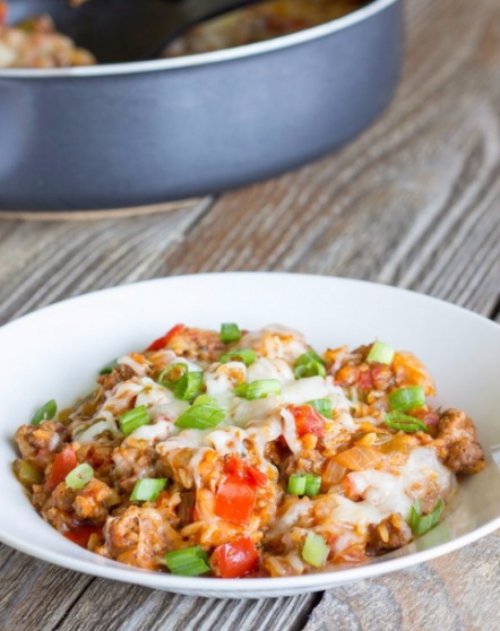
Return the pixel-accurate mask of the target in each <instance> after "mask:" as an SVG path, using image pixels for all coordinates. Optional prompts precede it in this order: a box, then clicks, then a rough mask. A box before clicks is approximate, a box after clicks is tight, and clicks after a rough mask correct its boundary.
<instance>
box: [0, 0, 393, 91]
mask: <svg viewBox="0 0 500 631" xmlns="http://www.w3.org/2000/svg"><path fill="white" fill-rule="evenodd" d="M401 1H402V0H373V1H372V2H370V3H369V4H367V5H365V6H363V7H360V8H359V9H356V10H355V11H352V12H351V13H348V14H347V15H345V16H343V17H340V18H336V19H334V20H331V21H330V22H325V23H324V24H320V25H318V26H314V27H311V28H308V29H304V30H302V31H298V32H296V33H291V34H289V35H282V36H280V37H275V38H273V39H269V40H265V41H263V42H256V43H254V44H246V45H244V46H235V47H233V48H225V49H223V50H217V51H213V52H208V53H198V54H195V55H185V56H182V57H173V58H167V59H154V60H151V61H134V62H127V63H117V64H98V65H96V66H77V67H72V68H38V69H37V68H1V69H0V79H50V78H60V79H61V78H65V79H77V78H85V77H86V78H88V77H105V76H116V75H125V74H127V75H128V74H137V73H149V72H161V71H168V70H176V69H181V68H193V67H197V66H205V65H208V64H215V63H222V62H227V61H233V60H235V59H240V58H242V57H253V56H256V55H261V54H264V53H268V52H273V51H277V50H281V49H283V48H290V47H292V46H297V45H299V44H304V43H306V42H310V41H312V40H315V39H319V38H321V37H325V36H327V35H331V34H333V33H336V32H337V31H341V30H343V29H346V28H349V27H351V26H354V25H356V24H358V23H359V22H362V21H364V20H367V19H368V18H370V17H372V16H374V15H375V14H377V13H379V12H381V11H383V10H384V9H386V8H387V7H389V6H390V5H392V4H395V3H397V2H401Z"/></svg>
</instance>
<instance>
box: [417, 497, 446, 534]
mask: <svg viewBox="0 0 500 631" xmlns="http://www.w3.org/2000/svg"><path fill="white" fill-rule="evenodd" d="M443 509H444V502H443V500H441V499H439V500H438V501H437V502H436V505H435V506H434V509H433V511H432V513H429V514H428V515H422V508H421V506H420V501H419V500H417V501H416V502H415V503H414V504H413V506H412V507H411V508H410V515H409V517H408V524H409V526H410V528H411V529H412V532H413V534H414V535H415V536H416V537H420V536H421V535H425V533H426V532H429V530H431V529H432V528H434V526H437V524H438V523H439V520H440V519H441V514H442V512H443Z"/></svg>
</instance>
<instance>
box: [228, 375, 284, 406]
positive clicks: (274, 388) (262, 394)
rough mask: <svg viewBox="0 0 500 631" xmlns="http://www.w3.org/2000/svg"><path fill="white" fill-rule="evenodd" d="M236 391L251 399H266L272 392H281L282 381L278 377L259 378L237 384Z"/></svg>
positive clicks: (241, 395)
mask: <svg viewBox="0 0 500 631" xmlns="http://www.w3.org/2000/svg"><path fill="white" fill-rule="evenodd" d="M234 393H235V394H236V395H237V396H239V397H242V398H243V399H248V400H249V401H253V400H254V399H265V398H266V397H267V396H269V395H270V394H280V393H281V382H280V381H278V379H257V380H256V381H251V382H250V383H242V384H241V385H239V386H236V388H235V389H234Z"/></svg>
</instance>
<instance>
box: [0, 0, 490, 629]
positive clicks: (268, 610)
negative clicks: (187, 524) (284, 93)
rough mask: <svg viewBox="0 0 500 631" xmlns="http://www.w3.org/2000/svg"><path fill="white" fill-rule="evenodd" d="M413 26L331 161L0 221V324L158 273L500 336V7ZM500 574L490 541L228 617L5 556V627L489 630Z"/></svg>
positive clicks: (435, 15)
mask: <svg viewBox="0 0 500 631" xmlns="http://www.w3.org/2000/svg"><path fill="white" fill-rule="evenodd" d="M407 18H408V54H407V61H406V66H405V72H404V77H403V81H402V84H401V87H400V89H399V91H398V94H397V98H396V100H395V102H394V104H393V106H392V107H391V108H390V110H389V111H388V112H387V113H386V115H384V116H383V117H382V118H381V119H380V120H379V121H378V122H377V124H376V125H374V126H373V127H372V128H371V129H370V130H368V131H367V132H366V133H365V134H363V136H361V137H360V138H359V139H357V140H356V141H355V142H354V143H352V144H351V145H350V146H348V147H347V148H345V149H344V150H342V151H341V152H339V153H337V154H336V155H334V156H331V157H328V158H326V159H323V160H321V161H319V162H316V163H315V164H312V165H310V166H307V167H305V168H303V169H300V170H298V171H295V172H293V173H289V174H287V175H284V176H282V177H280V178H276V179H274V180H270V181H268V182H265V183H263V184H259V185H255V186H251V187H247V188H245V189H242V190H239V191H235V192H231V193H227V194H225V195H223V196H221V197H220V198H218V199H211V198H205V199H202V200H199V201H195V202H192V203H191V204H190V205H189V206H188V207H187V208H184V209H179V210H173V211H170V212H168V213H159V214H151V215H145V214H139V215H138V216H136V217H128V218H121V219H116V218H107V219H105V220H102V221H90V220H89V221H79V222H66V221H60V220H54V221H48V222H47V221H45V222H33V221H22V220H13V219H12V218H10V219H9V220H5V219H4V220H0V321H2V322H5V321H7V320H9V319H11V318H13V317H16V316H19V315H21V314H23V313H26V312H27V311H31V310H33V309H35V308H38V307H40V306H43V305H45V304H48V303H51V302H54V301H56V300H60V299H62V298H65V297H68V296H72V295H76V294H79V293H82V292H85V291H90V290H94V289H99V288H102V287H107V286H111V285H116V284H120V283H126V282H132V281H135V280H140V279H146V278H150V277H154V276H159V275H168V274H176V273H187V272H200V271H215V270H234V269H248V270H262V269H270V270H291V271H301V272H311V273H320V274H337V275H344V276H349V277H356V278H364V279H368V280H377V281H380V282H385V283H390V284H395V285H399V286H403V287H408V288H412V289H416V290H418V291H423V292H425V293H428V294H431V295H435V296H439V297H441V298H445V299H447V300H450V301H452V302H455V303H457V304H460V305H463V306H466V307H468V308H470V309H473V310H475V311H477V312H479V313H482V314H483V315H486V316H488V317H491V318H493V319H496V320H497V321H499V322H500V177H499V175H500V4H499V3H498V0H482V2H481V3H471V2H470V1H469V0H439V1H437V2H436V0H408V2H407ZM499 559H500V535H499V534H498V533H497V534H495V535H491V536H489V537H487V538H485V539H484V540H482V541H480V542H478V543H476V544H474V545H472V546H469V547H468V548H466V549H464V550H462V551H459V552H456V553H454V554H452V555H448V556H447V557H444V558H442V559H439V560H437V561H433V562H431V563H429V564H426V565H424V566H421V567H418V568H414V569H412V570H408V571H406V572H400V573H397V574H394V575H390V576H385V577H381V578H378V579H375V580H370V581H363V582H361V583H358V584H355V585H349V586H345V587H341V588H337V589H335V590H332V591H331V592H328V593H326V594H325V595H324V596H323V598H322V599H321V595H301V596H298V597H295V598H283V599H278V600H262V601H250V602H246V601H241V602H236V601H215V600H203V599H197V598H185V597H180V596H174V595H172V594H165V593H162V592H157V591H150V590H147V589H144V588H139V587H132V586H128V585H122V584H118V583H114V582H110V581H104V580H101V579H95V578H91V577H87V576H84V575H81V574H76V573H74V572H70V571H68V570H63V569H61V568H56V567H54V566H50V565H48V564H45V563H43V562H41V561H36V560H33V559H30V558H29V557H27V556H25V555H23V554H21V553H18V552H14V551H12V550H10V549H9V548H6V547H5V546H0V585H1V588H0V630H2V631H4V630H5V631H11V630H15V631H25V630H26V631H34V630H37V631H38V630H48V631H52V630H55V629H59V630H62V631H67V630H69V629H71V630H73V629H78V630H79V631H80V630H86V629H89V630H90V629H106V630H107V631H114V630H115V629H116V630H118V629H119V630H127V631H129V630H130V631H134V630H136V629H137V630H139V629H141V630H142V629H147V630H148V631H149V630H156V629H158V630H160V629H162V630H163V629H165V630H167V629H168V630H169V631H170V630H171V629H172V630H177V629H179V630H180V629H183V630H184V629H189V630H190V629H196V630H197V631H209V630H211V629H217V630H220V629H225V630H226V629H227V630H232V629H235V630H236V629H237V630H238V631H246V630H248V631H250V630H251V631H260V630H262V631H264V630H267V629H273V631H274V630H276V631H281V630H284V631H296V630H298V629H301V628H303V627H304V625H306V626H305V629H307V631H320V630H321V631H330V630H331V629H332V630H333V629H339V630H351V629H353V630H354V629H356V630H358V629H359V630H363V631H364V630H367V631H368V630H369V631H372V630H375V631H377V630H378V629H384V631H387V630H393V629H394V630H396V629H403V630H404V631H406V630H419V631H420V630H424V631H425V630H427V629H432V630H433V631H434V630H435V629H439V630H440V631H441V630H442V631H448V630H452V631H459V630H460V631H462V630H464V631H468V630H477V631H483V630H486V631H493V630H494V629H498V628H500V616H499V609H498V602H499V597H500V561H499ZM320 599H321V602H319V600H320ZM318 602H319V604H318ZM310 612H312V614H311V616H310V618H309V620H307V618H308V615H309V614H310Z"/></svg>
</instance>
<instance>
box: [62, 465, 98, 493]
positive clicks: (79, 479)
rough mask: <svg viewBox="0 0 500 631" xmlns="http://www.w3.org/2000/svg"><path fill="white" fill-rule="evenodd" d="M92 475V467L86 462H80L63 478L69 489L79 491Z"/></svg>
mask: <svg viewBox="0 0 500 631" xmlns="http://www.w3.org/2000/svg"><path fill="white" fill-rule="evenodd" d="M93 477H94V469H92V467H91V466H90V465H89V464H88V463H86V462H82V464H79V465H78V466H77V467H75V468H74V469H72V470H71V471H70V472H69V473H68V475H67V476H66V478H65V482H66V484H67V485H68V486H69V488H70V489H73V490H74V491H79V490H80V489H83V487H84V486H86V485H87V484H88V483H89V482H90V480H92V478H93Z"/></svg>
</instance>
